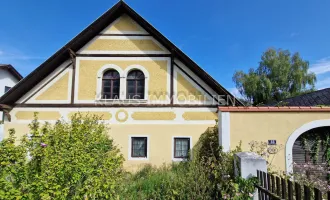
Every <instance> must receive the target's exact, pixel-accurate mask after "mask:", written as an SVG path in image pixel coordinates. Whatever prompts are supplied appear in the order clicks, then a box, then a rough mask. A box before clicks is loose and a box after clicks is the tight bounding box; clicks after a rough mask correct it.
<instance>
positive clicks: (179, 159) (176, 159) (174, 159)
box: [172, 158, 188, 162]
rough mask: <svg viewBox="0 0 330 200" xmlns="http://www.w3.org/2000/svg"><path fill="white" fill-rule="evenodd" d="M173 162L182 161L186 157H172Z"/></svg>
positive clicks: (185, 159)
mask: <svg viewBox="0 0 330 200" xmlns="http://www.w3.org/2000/svg"><path fill="white" fill-rule="evenodd" d="M172 161H173V162H182V161H188V158H172Z"/></svg>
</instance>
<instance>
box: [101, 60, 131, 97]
mask: <svg viewBox="0 0 330 200" xmlns="http://www.w3.org/2000/svg"><path fill="white" fill-rule="evenodd" d="M110 69H114V70H116V71H117V72H118V73H119V76H120V80H119V81H120V83H119V84H120V86H119V99H125V96H124V95H123V94H124V92H125V88H124V87H123V86H124V84H125V82H126V79H125V78H124V77H125V76H124V71H123V70H122V69H121V68H120V67H119V66H117V65H114V64H107V65H104V66H103V67H101V69H99V71H97V77H96V81H97V83H96V100H102V99H101V97H102V95H101V94H102V78H103V74H104V72H106V71H108V70H110ZM106 100H110V99H106Z"/></svg>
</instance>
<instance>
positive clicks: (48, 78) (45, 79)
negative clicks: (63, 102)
mask: <svg viewBox="0 0 330 200" xmlns="http://www.w3.org/2000/svg"><path fill="white" fill-rule="evenodd" d="M69 63H70V60H67V61H65V62H63V63H62V64H61V65H59V66H58V67H57V68H56V69H55V70H54V71H53V72H52V73H51V74H50V75H48V76H47V77H46V78H44V79H43V80H42V81H40V82H39V83H38V84H37V85H36V86H34V87H33V88H32V89H31V90H29V91H28V92H27V93H26V94H24V95H23V97H21V98H20V99H19V100H18V101H17V102H16V103H23V102H24V101H26V100H27V99H29V98H32V97H33V96H31V95H33V93H34V92H35V91H38V90H40V88H42V87H43V86H44V85H45V84H46V83H47V82H48V81H49V80H50V79H52V78H53V77H55V76H56V74H57V73H59V72H60V71H61V70H63V68H64V67H66V66H67V65H68V64H69ZM68 68H72V65H70V66H69V67H68ZM66 71H67V69H66V70H64V71H63V72H62V74H63V73H65V72H66ZM71 82H72V81H71ZM70 88H71V87H70ZM70 92H71V90H70ZM36 95H37V94H36ZM36 95H34V96H36ZM56 102H57V103H60V102H58V101H56ZM26 103H31V102H30V100H28V101H27V102H26Z"/></svg>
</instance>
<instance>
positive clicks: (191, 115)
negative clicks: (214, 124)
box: [182, 112, 218, 120]
mask: <svg viewBox="0 0 330 200" xmlns="http://www.w3.org/2000/svg"><path fill="white" fill-rule="evenodd" d="M182 117H183V119H185V120H216V119H218V115H217V114H216V113H214V112H185V113H183V115H182Z"/></svg>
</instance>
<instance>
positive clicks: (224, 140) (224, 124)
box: [218, 111, 230, 152]
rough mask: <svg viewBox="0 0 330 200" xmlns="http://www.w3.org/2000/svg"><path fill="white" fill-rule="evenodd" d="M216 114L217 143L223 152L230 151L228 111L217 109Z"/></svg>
mask: <svg viewBox="0 0 330 200" xmlns="http://www.w3.org/2000/svg"><path fill="white" fill-rule="evenodd" d="M218 116H219V121H218V123H219V124H218V129H219V131H218V132H219V145H221V146H222V148H223V151H224V152H228V151H230V112H220V111H219V113H218Z"/></svg>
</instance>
